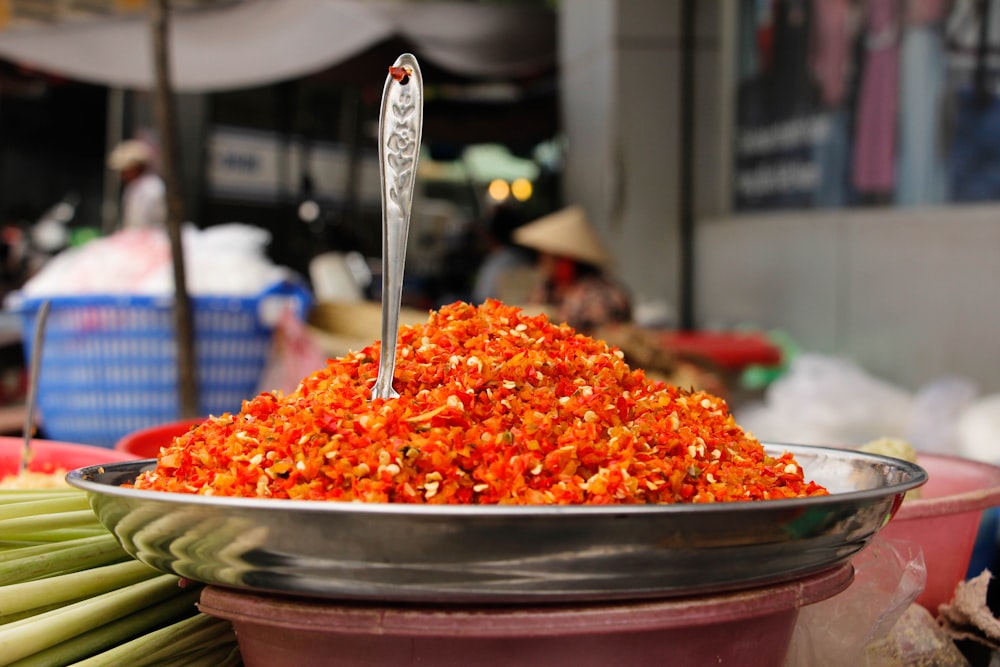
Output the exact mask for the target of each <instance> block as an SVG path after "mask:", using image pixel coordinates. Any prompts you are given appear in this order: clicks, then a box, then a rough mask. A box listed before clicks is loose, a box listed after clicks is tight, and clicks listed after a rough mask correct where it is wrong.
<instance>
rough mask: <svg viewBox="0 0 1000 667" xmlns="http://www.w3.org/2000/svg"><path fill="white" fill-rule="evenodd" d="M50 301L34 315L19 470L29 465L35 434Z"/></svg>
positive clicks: (43, 304)
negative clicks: (22, 447) (36, 409)
mask: <svg viewBox="0 0 1000 667" xmlns="http://www.w3.org/2000/svg"><path fill="white" fill-rule="evenodd" d="M51 307H52V302H51V301H48V300H45V301H43V302H42V305H41V306H39V308H38V314H37V315H35V331H34V337H33V338H32V341H31V361H30V362H29V363H30V365H29V366H28V397H27V404H26V405H25V408H24V449H23V450H21V472H24V471H25V470H27V469H28V466H29V465H31V457H32V451H31V438H32V436H34V434H35V404H36V403H37V402H38V377H39V375H41V370H42V347H43V346H44V344H45V324H46V322H47V321H48V319H49V310H50V309H51Z"/></svg>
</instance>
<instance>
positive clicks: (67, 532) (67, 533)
mask: <svg viewBox="0 0 1000 667" xmlns="http://www.w3.org/2000/svg"><path fill="white" fill-rule="evenodd" d="M90 516H91V517H93V516H94V513H93V512H91V513H90ZM15 521H21V519H15ZM107 534H108V529H107V528H105V527H104V526H102V525H101V524H99V523H97V521H96V520H95V521H94V523H93V524H92V525H86V524H85V525H82V526H79V527H73V528H55V529H46V530H38V529H33V528H32V526H31V522H30V521H27V522H25V523H24V525H23V526H22V527H21V528H20V529H19V530H18V531H15V530H8V531H5V532H3V533H0V540H3V541H19V542H34V543H36V544H42V543H44V542H64V541H66V540H79V539H82V538H84V537H94V536H95V535H107Z"/></svg>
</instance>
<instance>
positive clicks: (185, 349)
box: [150, 0, 200, 418]
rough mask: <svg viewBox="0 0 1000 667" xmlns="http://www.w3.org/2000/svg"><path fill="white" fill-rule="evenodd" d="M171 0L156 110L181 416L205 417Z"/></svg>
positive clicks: (164, 22) (158, 43)
mask: <svg viewBox="0 0 1000 667" xmlns="http://www.w3.org/2000/svg"><path fill="white" fill-rule="evenodd" d="M169 14H170V0H152V2H151V3H150V29H151V32H152V36H153V67H154V70H155V90H154V92H155V96H154V111H155V114H156V125H157V131H158V133H159V135H160V148H161V151H160V155H161V164H160V167H161V173H162V175H163V181H164V184H165V185H166V192H167V236H168V237H169V239H170V251H171V254H172V256H173V269H174V288H175V289H174V323H175V327H176V334H177V335H176V338H177V380H178V392H179V398H180V406H181V417H182V418H191V417H199V416H200V415H199V414H198V383H197V381H196V378H197V359H196V358H195V353H194V318H193V317H192V309H191V299H190V296H189V295H188V292H187V277H186V272H185V269H184V246H183V243H182V239H181V226H182V225H183V223H184V200H183V198H182V197H181V192H180V178H179V176H178V164H179V162H178V159H177V154H178V147H177V131H176V129H177V120H176V115H175V113H174V99H173V92H172V86H171V80H170V54H169V39H168V38H169Z"/></svg>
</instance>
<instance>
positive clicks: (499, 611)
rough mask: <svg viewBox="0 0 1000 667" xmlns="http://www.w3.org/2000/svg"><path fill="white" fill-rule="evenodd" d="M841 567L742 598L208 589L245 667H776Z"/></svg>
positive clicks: (837, 586)
mask: <svg viewBox="0 0 1000 667" xmlns="http://www.w3.org/2000/svg"><path fill="white" fill-rule="evenodd" d="M852 578H853V569H852V568H851V566H850V565H849V564H848V565H842V566H840V567H837V568H834V569H832V570H828V571H826V572H823V573H820V574H816V575H812V576H809V577H805V578H803V579H800V580H798V581H793V582H786V583H783V584H778V585H774V586H767V587H762V588H758V589H753V590H747V591H740V592H735V593H727V594H723V595H706V596H701V597H695V598H683V599H669V600H665V601H653V602H650V601H643V602H627V603H601V604H591V605H586V604H582V605H578V606H552V607H548V606H536V607H519V608H511V607H483V608H474V607H473V608H454V607H416V606H400V607H387V606H380V605H374V604H372V605H368V604H363V603H343V602H327V601H322V600H313V599H303V598H282V597H278V596H270V595H261V594H256V593H250V592H245V591H234V590H229V589H224V588H218V587H214V586H209V587H207V588H206V589H205V590H204V591H203V592H202V595H201V603H200V605H199V607H200V609H201V611H203V612H205V613H207V614H210V615H212V616H217V617H220V618H224V619H228V620H230V621H232V623H233V626H234V627H235V629H236V636H237V637H238V639H239V644H240V653H241V654H242V656H243V661H244V664H245V665H246V666H247V667H264V666H268V667H270V666H272V665H295V666H296V667H320V666H322V667H386V666H388V665H392V666H393V667H403V666H407V665H410V666H416V665H419V666H420V667H468V666H470V665H475V667H507V666H509V665H517V666H518V667H543V666H544V667H551V666H552V665H572V666H573V667H607V665H628V666H629V667H662V666H663V665H717V664H722V665H740V666H741V667H777V666H779V665H781V664H782V663H783V661H784V657H785V653H787V651H788V647H789V645H790V642H791V637H792V632H793V630H794V628H795V622H796V619H797V618H798V614H799V609H800V608H801V607H803V606H805V605H808V604H812V603H814V602H818V601H820V600H823V599H826V598H828V597H832V596H834V595H836V594H837V593H839V592H841V591H843V590H844V589H846V588H847V587H848V586H849V585H850V583H851V581H852Z"/></svg>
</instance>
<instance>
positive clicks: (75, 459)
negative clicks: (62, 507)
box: [0, 437, 139, 477]
mask: <svg viewBox="0 0 1000 667" xmlns="http://www.w3.org/2000/svg"><path fill="white" fill-rule="evenodd" d="M23 447H24V440H23V439H22V438H9V437H0V477H5V476H7V475H13V474H14V473H16V472H17V471H18V469H19V468H20V467H21V450H22V448H23ZM31 451H32V459H31V465H30V466H29V467H28V469H29V470H32V471H34V472H43V473H51V472H54V471H56V470H59V469H63V470H73V469H75V468H82V467H83V466H90V465H99V464H101V463H113V462H115V461H131V460H133V459H136V458H139V457H137V456H135V455H134V454H130V453H128V452H118V451H114V450H112V449H108V448H106V447H93V446H90V445H76V444H72V443H68V442H56V441H54V440H32V441H31Z"/></svg>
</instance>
